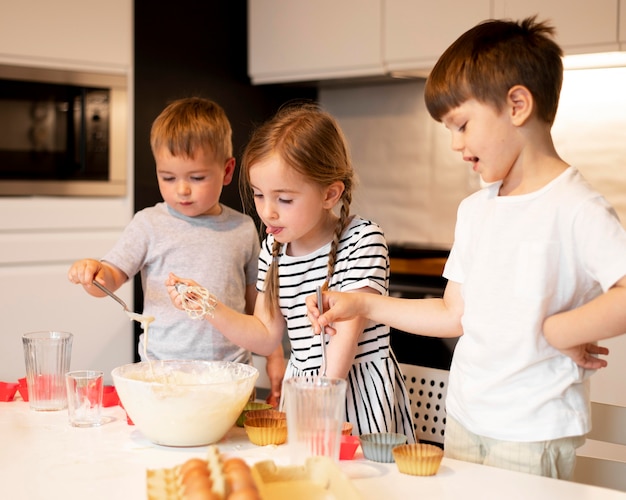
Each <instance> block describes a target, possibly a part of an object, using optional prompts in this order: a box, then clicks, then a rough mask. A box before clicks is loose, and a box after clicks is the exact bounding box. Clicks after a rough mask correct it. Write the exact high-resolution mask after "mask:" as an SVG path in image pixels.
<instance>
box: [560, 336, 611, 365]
mask: <svg viewBox="0 0 626 500" xmlns="http://www.w3.org/2000/svg"><path fill="white" fill-rule="evenodd" d="M559 350H560V351H561V352H562V353H563V354H565V355H566V356H569V357H570V358H572V360H573V361H574V363H576V364H577V365H578V366H580V367H581V368H585V369H587V370H598V369H600V368H605V367H606V366H607V364H608V363H607V361H606V360H605V359H600V358H599V357H598V356H599V355H603V356H606V355H607V354H608V353H609V350H608V349H607V348H606V347H602V346H599V345H597V344H593V343H588V344H582V345H577V346H574V347H569V348H567V349H559Z"/></svg>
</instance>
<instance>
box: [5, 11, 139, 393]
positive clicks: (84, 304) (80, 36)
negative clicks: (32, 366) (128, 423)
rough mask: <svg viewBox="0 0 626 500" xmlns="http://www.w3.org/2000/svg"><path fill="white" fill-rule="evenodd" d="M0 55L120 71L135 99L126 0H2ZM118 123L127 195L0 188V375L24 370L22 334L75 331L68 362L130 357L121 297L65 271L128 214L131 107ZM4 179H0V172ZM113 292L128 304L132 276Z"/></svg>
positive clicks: (115, 231) (103, 364)
mask: <svg viewBox="0 0 626 500" xmlns="http://www.w3.org/2000/svg"><path fill="white" fill-rule="evenodd" d="M0 2H1V3H0V12H2V15H0V64H9V65H21V66H28V67H33V68H52V69H67V70H86V71H103V72H107V73H121V74H124V75H126V76H127V77H128V81H129V82H130V84H129V87H128V89H127V95H128V98H127V102H126V104H127V107H128V109H133V89H132V81H133V78H132V74H133V67H132V61H133V44H132V38H133V37H132V29H133V2H132V0H109V1H107V2H96V1H94V0H55V1H54V2H49V1H46V0H22V1H20V2H12V1H9V0H0ZM126 116H127V118H126V123H125V128H124V130H125V132H124V133H125V134H126V144H127V148H126V151H121V152H118V154H120V155H122V156H123V158H122V162H123V163H124V164H125V166H126V168H127V178H128V179H129V184H128V186H127V190H126V192H127V195H126V196H124V197H121V196H120V197H98V198H89V197H75V198H74V197H63V196H59V197H38V196H0V283H2V287H0V304H1V306H0V310H1V311H2V327H1V328H0V345H2V348H1V349H0V380H3V381H11V380H16V379H17V378H18V377H21V376H23V375H24V356H23V353H22V341H21V335H22V334H23V333H25V332H27V331H32V330H50V329H59V330H67V331H70V332H72V333H73V334H74V343H73V348H72V364H71V366H72V367H73V368H77V369H99V370H103V371H104V372H105V377H106V378H107V379H108V380H110V371H111V368H113V367H114V366H117V365H121V364H124V363H128V362H132V360H133V355H134V351H135V348H134V340H133V325H132V323H131V322H130V321H129V320H128V317H127V316H126V315H125V314H123V312H122V311H121V308H120V307H119V305H118V304H116V303H115V302H114V301H112V300H110V299H97V298H94V297H91V296H90V295H88V294H87V293H86V292H84V291H83V289H82V287H80V286H76V285H72V284H70V283H69V281H68V279H67V271H68V269H69V266H70V265H71V263H72V262H73V261H74V260H76V259H79V258H85V257H93V258H96V259H97V258H99V257H101V256H102V255H103V254H104V252H105V251H106V250H108V249H109V248H110V247H111V245H112V244H113V242H114V241H116V240H117V238H118V237H119V235H120V233H121V231H122V230H123V228H124V227H125V226H126V224H128V222H129V221H130V219H131V217H132V214H133V199H132V184H130V179H132V167H131V165H132V158H133V147H132V144H133V133H132V132H133V131H132V126H131V124H132V113H127V115H126ZM0 182H1V181H0ZM119 293H120V296H121V297H122V298H123V299H124V300H126V301H128V303H129V304H132V285H131V284H127V285H124V287H122V288H121V289H120V290H119Z"/></svg>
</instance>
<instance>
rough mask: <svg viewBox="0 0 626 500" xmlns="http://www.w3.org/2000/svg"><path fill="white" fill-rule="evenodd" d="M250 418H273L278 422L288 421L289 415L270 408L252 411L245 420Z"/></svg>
mask: <svg viewBox="0 0 626 500" xmlns="http://www.w3.org/2000/svg"><path fill="white" fill-rule="evenodd" d="M249 418H273V419H277V420H286V419H287V414H286V413H285V412H284V411H278V410H275V409H272V408H268V409H263V410H250V411H249V412H248V413H247V414H246V418H245V420H247V419H249ZM245 420H244V421H245Z"/></svg>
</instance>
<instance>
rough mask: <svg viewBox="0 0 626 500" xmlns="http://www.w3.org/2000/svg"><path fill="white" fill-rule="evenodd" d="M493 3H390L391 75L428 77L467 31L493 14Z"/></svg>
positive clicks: (387, 7)
mask: <svg viewBox="0 0 626 500" xmlns="http://www.w3.org/2000/svg"><path fill="white" fill-rule="evenodd" d="M490 4H491V2H490V0H466V1H464V2H458V1H457V0H439V1H437V2H433V1H414V0H386V1H385V16H384V20H385V21H384V23H385V24H384V29H383V33H384V47H385V52H384V59H385V65H386V69H387V70H388V71H390V72H392V73H393V72H399V73H401V72H403V71H409V72H411V73H412V74H415V73H417V74H419V70H420V69H422V70H423V72H422V73H423V75H424V76H426V74H427V73H428V70H429V69H430V68H432V67H433V65H434V64H435V62H436V61H437V59H438V58H439V56H440V55H441V54H442V53H443V51H444V50H446V48H447V47H448V46H449V45H450V44H451V43H452V42H453V41H454V40H455V39H456V38H457V37H458V36H459V35H460V34H461V33H463V32H465V31H466V30H467V29H469V28H471V27H472V26H474V25H475V24H478V23H479V22H480V21H483V20H485V19H488V18H489V17H490V15H491V10H490Z"/></svg>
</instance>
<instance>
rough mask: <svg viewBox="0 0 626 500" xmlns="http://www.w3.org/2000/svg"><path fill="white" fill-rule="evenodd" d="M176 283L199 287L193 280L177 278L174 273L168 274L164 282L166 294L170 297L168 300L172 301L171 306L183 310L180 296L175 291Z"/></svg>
mask: <svg viewBox="0 0 626 500" xmlns="http://www.w3.org/2000/svg"><path fill="white" fill-rule="evenodd" d="M178 283H184V284H185V285H187V286H199V285H198V283H196V282H195V281H193V280H190V279H185V278H179V277H178V276H176V275H175V274H174V273H170V274H169V276H168V277H167V280H165V286H166V287H167V293H168V294H169V296H170V300H171V301H172V304H173V305H174V307H176V308H177V309H180V310H184V307H183V300H182V296H181V295H180V293H178V290H176V285H177V284H178Z"/></svg>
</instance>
